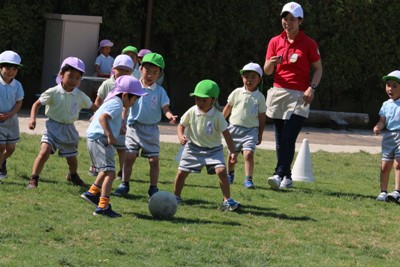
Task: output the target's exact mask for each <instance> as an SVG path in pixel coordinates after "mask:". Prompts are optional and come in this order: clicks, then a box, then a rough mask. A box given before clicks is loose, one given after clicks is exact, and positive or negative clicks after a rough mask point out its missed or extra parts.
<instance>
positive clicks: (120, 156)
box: [117, 149, 126, 171]
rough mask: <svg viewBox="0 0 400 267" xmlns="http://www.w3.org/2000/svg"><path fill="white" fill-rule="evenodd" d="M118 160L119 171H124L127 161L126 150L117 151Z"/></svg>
mask: <svg viewBox="0 0 400 267" xmlns="http://www.w3.org/2000/svg"><path fill="white" fill-rule="evenodd" d="M117 153H118V160H119V169H120V170H121V171H123V170H124V163H125V160H126V150H125V149H117Z"/></svg>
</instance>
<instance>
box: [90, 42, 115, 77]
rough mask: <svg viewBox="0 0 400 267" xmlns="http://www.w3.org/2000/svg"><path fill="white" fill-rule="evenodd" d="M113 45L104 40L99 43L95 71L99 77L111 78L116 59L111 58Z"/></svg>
mask: <svg viewBox="0 0 400 267" xmlns="http://www.w3.org/2000/svg"><path fill="white" fill-rule="evenodd" d="M113 45H114V44H113V43H112V42H111V41H110V40H107V39H104V40H101V41H100V43H99V50H98V51H99V52H100V53H99V55H98V56H97V58H96V61H95V63H94V70H95V72H96V75H97V77H104V78H110V73H111V69H112V66H113V63H114V58H113V57H112V56H110V53H111V48H112V47H113Z"/></svg>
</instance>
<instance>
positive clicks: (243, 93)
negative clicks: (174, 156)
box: [222, 63, 267, 189]
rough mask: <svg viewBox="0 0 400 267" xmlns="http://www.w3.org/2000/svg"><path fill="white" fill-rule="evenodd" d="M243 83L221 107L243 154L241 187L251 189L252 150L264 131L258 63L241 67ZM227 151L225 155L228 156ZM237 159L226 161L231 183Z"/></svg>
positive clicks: (264, 110) (252, 186) (258, 142)
mask: <svg viewBox="0 0 400 267" xmlns="http://www.w3.org/2000/svg"><path fill="white" fill-rule="evenodd" d="M240 74H241V77H242V81H243V86H242V87H239V88H237V89H235V90H234V91H233V92H232V93H231V94H230V95H229V97H228V103H227V104H226V105H225V107H224V110H223V111H222V113H223V115H224V117H225V118H227V117H228V116H229V115H230V118H229V122H230V125H229V127H228V129H229V132H230V133H231V135H232V138H233V142H234V144H235V151H234V152H236V153H238V152H242V153H243V158H244V172H245V177H244V187H245V188H247V189H254V188H255V187H254V183H253V171H254V152H255V150H256V145H259V144H261V141H262V135H263V132H264V126H265V119H266V115H265V112H266V110H267V107H266V105H265V97H264V95H263V94H262V93H261V92H260V91H259V90H258V86H260V84H261V83H262V76H263V71H262V69H261V67H260V65H258V64H257V63H249V64H247V65H245V66H244V67H243V69H242V70H240ZM230 154H231V153H230V152H228V159H229V158H230V157H231V155H230ZM235 165H236V163H228V179H229V183H231V184H232V183H233V179H234V172H235Z"/></svg>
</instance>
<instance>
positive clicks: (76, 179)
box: [65, 173, 87, 187]
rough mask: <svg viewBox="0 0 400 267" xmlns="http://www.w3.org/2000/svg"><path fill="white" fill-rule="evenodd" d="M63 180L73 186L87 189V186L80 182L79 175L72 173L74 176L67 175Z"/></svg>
mask: <svg viewBox="0 0 400 267" xmlns="http://www.w3.org/2000/svg"><path fill="white" fill-rule="evenodd" d="M65 178H66V179H67V180H68V181H70V182H71V183H73V184H74V185H79V186H82V187H87V184H86V183H85V182H84V181H82V179H81V177H79V175H78V174H77V173H74V174H70V173H68V175H67V176H66V177H65Z"/></svg>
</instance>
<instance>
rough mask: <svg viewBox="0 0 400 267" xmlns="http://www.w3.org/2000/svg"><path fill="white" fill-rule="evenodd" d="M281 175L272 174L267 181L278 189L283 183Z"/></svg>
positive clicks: (274, 188) (272, 187) (273, 187)
mask: <svg viewBox="0 0 400 267" xmlns="http://www.w3.org/2000/svg"><path fill="white" fill-rule="evenodd" d="M281 181H282V179H281V177H279V175H277V174H275V175H274V176H271V177H269V178H268V180H267V183H268V184H269V186H270V187H271V189H273V190H278V189H279V187H280V185H281Z"/></svg>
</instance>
